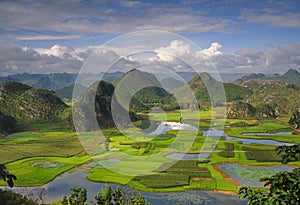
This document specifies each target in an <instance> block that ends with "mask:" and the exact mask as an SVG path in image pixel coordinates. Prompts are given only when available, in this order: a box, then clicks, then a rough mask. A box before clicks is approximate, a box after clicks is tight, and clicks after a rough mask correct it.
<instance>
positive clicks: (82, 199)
mask: <svg viewBox="0 0 300 205" xmlns="http://www.w3.org/2000/svg"><path fill="white" fill-rule="evenodd" d="M71 191H72V193H71V196H70V197H66V196H65V197H64V198H63V200H62V203H61V204H62V205H86V204H87V203H86V201H87V191H86V189H82V188H79V187H76V186H74V187H73V188H71Z"/></svg>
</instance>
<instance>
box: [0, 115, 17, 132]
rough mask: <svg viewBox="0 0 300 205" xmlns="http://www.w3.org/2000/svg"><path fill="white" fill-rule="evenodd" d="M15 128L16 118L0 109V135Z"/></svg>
mask: <svg viewBox="0 0 300 205" xmlns="http://www.w3.org/2000/svg"><path fill="white" fill-rule="evenodd" d="M15 130H16V120H15V119H14V118H13V117H11V116H7V115H4V114H3V113H2V112H1V111H0V136H1V135H7V134H10V133H13V132H14V131H15Z"/></svg>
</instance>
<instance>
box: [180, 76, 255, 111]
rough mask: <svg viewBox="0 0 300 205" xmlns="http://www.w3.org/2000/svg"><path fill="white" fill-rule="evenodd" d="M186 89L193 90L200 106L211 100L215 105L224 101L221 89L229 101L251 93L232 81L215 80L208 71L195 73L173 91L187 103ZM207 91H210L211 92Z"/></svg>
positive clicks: (207, 103)
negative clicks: (186, 82) (185, 83)
mask: <svg viewBox="0 0 300 205" xmlns="http://www.w3.org/2000/svg"><path fill="white" fill-rule="evenodd" d="M187 89H191V90H192V91H193V93H194V95H195V97H196V99H197V100H198V102H199V104H200V105H202V106H203V105H204V106H209V105H210V102H213V103H214V104H215V105H218V104H222V103H224V102H223V99H224V97H222V95H224V92H223V90H224V91H225V96H226V100H227V101H229V102H231V101H235V100H241V99H244V98H246V97H247V96H250V95H252V91H251V89H249V88H247V87H243V86H239V85H235V84H233V83H222V82H219V81H216V80H215V79H214V78H213V77H212V76H211V75H209V74H208V73H200V74H197V75H196V76H195V77H194V78H193V79H191V80H190V81H189V82H188V84H187V85H184V86H182V87H180V88H178V89H177V90H176V91H175V93H176V95H177V96H181V98H182V99H183V101H186V102H187V103H188V101H189V100H190V99H188V96H186V93H187ZM209 92H211V94H210V93H209Z"/></svg>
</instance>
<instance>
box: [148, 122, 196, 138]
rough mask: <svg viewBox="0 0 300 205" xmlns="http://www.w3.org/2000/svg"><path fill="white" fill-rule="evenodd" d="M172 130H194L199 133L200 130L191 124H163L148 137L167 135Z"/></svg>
mask: <svg viewBox="0 0 300 205" xmlns="http://www.w3.org/2000/svg"><path fill="white" fill-rule="evenodd" d="M170 130H193V131H197V130H198V129H197V128H196V127H194V126H193V125H190V124H185V123H180V122H161V123H160V124H159V125H158V126H157V128H156V130H154V131H153V132H151V133H149V134H148V135H160V134H165V133H166V132H168V131H170Z"/></svg>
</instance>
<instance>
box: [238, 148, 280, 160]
mask: <svg viewBox="0 0 300 205" xmlns="http://www.w3.org/2000/svg"><path fill="white" fill-rule="evenodd" d="M243 151H245V152H246V153H245V154H246V157H247V159H249V160H256V161H258V162H279V161H281V157H280V156H278V153H277V151H275V150H262V149H257V148H252V147H246V146H243Z"/></svg>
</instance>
